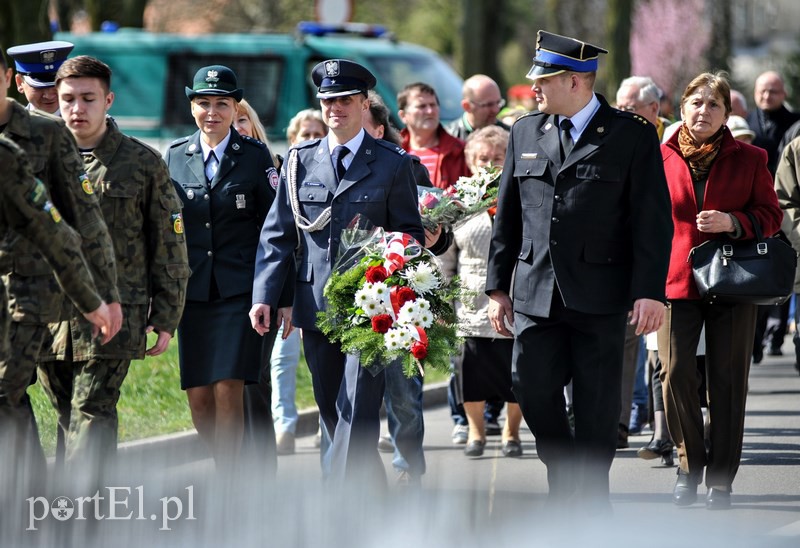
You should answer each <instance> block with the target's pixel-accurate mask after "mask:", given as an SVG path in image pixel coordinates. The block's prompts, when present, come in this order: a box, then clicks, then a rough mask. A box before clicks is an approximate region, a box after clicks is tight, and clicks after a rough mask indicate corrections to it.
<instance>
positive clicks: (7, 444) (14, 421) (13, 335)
mask: <svg viewBox="0 0 800 548" xmlns="http://www.w3.org/2000/svg"><path fill="white" fill-rule="evenodd" d="M49 340H50V331H49V330H48V328H47V325H43V324H25V323H18V322H11V324H10V325H9V330H8V341H9V348H8V350H9V352H8V354H7V356H6V359H4V360H0V488H5V489H11V490H14V489H15V487H11V485H12V484H13V485H15V486H16V488H22V487H24V488H25V489H30V488H31V487H32V484H33V483H37V484H41V483H43V481H44V476H45V474H46V472H47V461H46V460H45V456H44V451H43V450H42V445H41V443H40V441H39V429H38V427H37V426H36V418H35V417H34V415H33V408H32V407H31V401H30V398H29V397H28V386H30V384H31V383H32V382H33V381H35V379H36V376H35V375H36V362H37V360H38V359H39V354H40V352H41V349H42V347H43V345H44V344H45V341H49Z"/></svg>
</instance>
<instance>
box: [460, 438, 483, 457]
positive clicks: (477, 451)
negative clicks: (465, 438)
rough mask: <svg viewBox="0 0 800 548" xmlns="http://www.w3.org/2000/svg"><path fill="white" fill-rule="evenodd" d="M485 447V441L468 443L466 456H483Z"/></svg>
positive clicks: (465, 451) (465, 450)
mask: <svg viewBox="0 0 800 548" xmlns="http://www.w3.org/2000/svg"><path fill="white" fill-rule="evenodd" d="M485 445H486V442H485V441H481V440H473V441H471V442H469V443H467V446H466V447H465V448H464V454H465V455H466V456H468V457H480V456H481V455H483V448H484V446H485Z"/></svg>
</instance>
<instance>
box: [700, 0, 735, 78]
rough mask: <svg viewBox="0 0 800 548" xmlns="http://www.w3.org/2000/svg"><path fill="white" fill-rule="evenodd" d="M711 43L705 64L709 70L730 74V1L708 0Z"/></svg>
mask: <svg viewBox="0 0 800 548" xmlns="http://www.w3.org/2000/svg"><path fill="white" fill-rule="evenodd" d="M708 9H709V11H710V15H711V17H710V19H711V41H710V46H709V48H708V52H707V53H706V63H707V66H708V67H710V68H711V70H714V71H716V70H725V71H728V72H730V57H731V26H732V22H731V17H732V15H731V3H730V0H710V1H709V4H708Z"/></svg>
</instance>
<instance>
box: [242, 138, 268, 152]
mask: <svg viewBox="0 0 800 548" xmlns="http://www.w3.org/2000/svg"><path fill="white" fill-rule="evenodd" d="M239 137H240V138H241V139H242V142H244V143H247V144H249V145H252V146H254V147H257V148H259V149H261V150H267V145H266V144H265V143H264V142H263V141H259V140H258V139H256V138H254V137H249V136H247V135H240V136H239Z"/></svg>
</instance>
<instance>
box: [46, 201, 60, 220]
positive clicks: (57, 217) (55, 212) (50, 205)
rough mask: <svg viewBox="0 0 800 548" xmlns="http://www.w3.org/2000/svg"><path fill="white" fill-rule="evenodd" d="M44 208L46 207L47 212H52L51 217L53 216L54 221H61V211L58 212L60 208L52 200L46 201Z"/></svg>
mask: <svg viewBox="0 0 800 548" xmlns="http://www.w3.org/2000/svg"><path fill="white" fill-rule="evenodd" d="M42 209H44V210H45V211H46V212H48V213H49V214H50V217H52V218H53V222H54V223H60V222H61V213H59V212H58V209H56V206H54V205H53V203H52V202H51V201H50V200H48V201H47V202H45V204H44V207H43V208H42Z"/></svg>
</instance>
